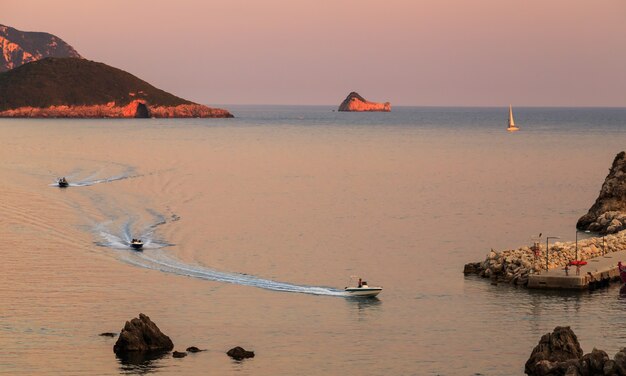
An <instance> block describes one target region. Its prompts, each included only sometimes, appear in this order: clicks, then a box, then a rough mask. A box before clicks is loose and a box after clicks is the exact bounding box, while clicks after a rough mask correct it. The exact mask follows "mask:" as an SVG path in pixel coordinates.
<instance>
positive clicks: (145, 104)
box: [0, 25, 233, 118]
mask: <svg viewBox="0 0 626 376" xmlns="http://www.w3.org/2000/svg"><path fill="white" fill-rule="evenodd" d="M0 47H1V48H2V55H1V56H0V117H35V118H48V117H53V118H59V117H60V118H149V117H158V118H180V117H183V118H188V117H202V118H205V117H214V118H227V117H233V115H232V114H230V113H229V112H228V111H227V110H223V109H219V108H210V107H207V106H205V105H201V104H197V103H193V102H191V101H188V100H186V99H183V98H179V97H177V96H175V95H172V94H170V93H167V92H165V91H163V90H160V89H158V88H156V87H154V86H152V85H150V84H149V83H147V82H145V81H143V80H141V79H139V78H137V77H135V76H133V75H132V74H130V73H128V72H125V71H123V70H121V69H117V68H114V67H110V66H108V65H106V64H103V63H97V62H94V61H90V60H87V59H84V58H82V57H81V56H80V55H79V54H78V52H76V50H74V48H72V46H70V45H69V44H67V43H65V42H64V41H62V40H61V39H60V38H58V37H56V36H54V35H52V34H48V33H40V32H23V31H19V30H16V29H14V28H11V27H8V26H3V25H0Z"/></svg>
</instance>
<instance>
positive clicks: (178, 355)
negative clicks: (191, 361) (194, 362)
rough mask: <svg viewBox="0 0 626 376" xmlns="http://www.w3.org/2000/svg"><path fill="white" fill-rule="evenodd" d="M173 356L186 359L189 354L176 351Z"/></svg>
mask: <svg viewBox="0 0 626 376" xmlns="http://www.w3.org/2000/svg"><path fill="white" fill-rule="evenodd" d="M172 356H173V357H174V358H184V357H186V356H187V353H186V352H184V351H174V352H173V353H172Z"/></svg>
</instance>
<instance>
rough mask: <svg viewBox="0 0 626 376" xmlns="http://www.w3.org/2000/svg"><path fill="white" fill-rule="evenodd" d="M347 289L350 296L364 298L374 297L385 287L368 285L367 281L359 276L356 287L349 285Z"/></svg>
mask: <svg viewBox="0 0 626 376" xmlns="http://www.w3.org/2000/svg"><path fill="white" fill-rule="evenodd" d="M352 278H354V277H352ZM352 278H351V280H352ZM345 290H346V292H347V293H348V295H350V296H358V297H362V298H373V297H374V296H376V295H378V294H380V292H381V291H383V288H382V287H374V286H368V284H367V282H365V281H363V280H362V279H361V278H359V279H358V282H357V284H356V286H355V287H353V286H348V287H346V288H345Z"/></svg>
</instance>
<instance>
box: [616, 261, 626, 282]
mask: <svg viewBox="0 0 626 376" xmlns="http://www.w3.org/2000/svg"><path fill="white" fill-rule="evenodd" d="M617 269H619V277H620V278H621V279H622V283H626V266H623V265H622V262H621V261H619V262H618V263H617Z"/></svg>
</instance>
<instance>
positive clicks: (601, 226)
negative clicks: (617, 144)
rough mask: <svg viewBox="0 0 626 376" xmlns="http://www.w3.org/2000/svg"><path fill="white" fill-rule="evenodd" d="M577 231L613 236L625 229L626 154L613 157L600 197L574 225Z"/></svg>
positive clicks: (622, 153)
mask: <svg viewBox="0 0 626 376" xmlns="http://www.w3.org/2000/svg"><path fill="white" fill-rule="evenodd" d="M576 228H578V229H579V230H589V231H594V232H596V231H597V232H600V233H601V234H613V233H616V232H618V231H621V230H623V229H625V228H626V153H625V152H623V151H622V152H621V153H619V154H617V155H616V156H615V159H614V160H613V164H612V165H611V170H610V171H609V174H608V175H607V177H606V179H604V184H602V188H601V189H600V195H599V196H598V198H597V199H596V202H595V203H594V204H593V206H591V208H590V209H589V212H588V213H587V214H585V215H583V216H582V217H581V218H580V219H579V220H578V222H577V223H576Z"/></svg>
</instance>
